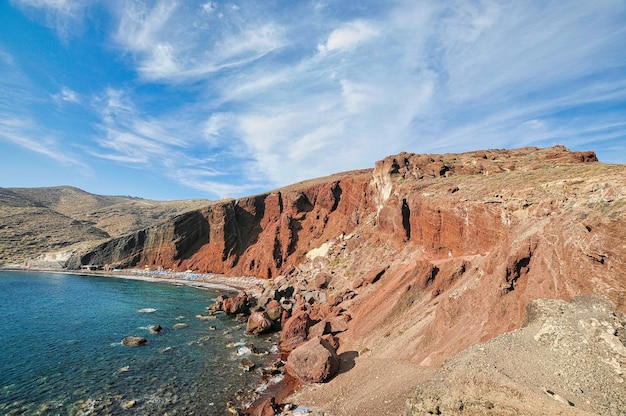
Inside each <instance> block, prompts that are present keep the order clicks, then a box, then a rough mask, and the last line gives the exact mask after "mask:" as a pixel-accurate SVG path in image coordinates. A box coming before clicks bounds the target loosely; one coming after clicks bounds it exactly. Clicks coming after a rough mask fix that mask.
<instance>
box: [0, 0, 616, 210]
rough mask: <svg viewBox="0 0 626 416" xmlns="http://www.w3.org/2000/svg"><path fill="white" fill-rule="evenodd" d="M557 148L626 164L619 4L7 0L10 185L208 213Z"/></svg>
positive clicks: (2, 157)
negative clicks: (226, 204) (313, 183)
mask: <svg viewBox="0 0 626 416" xmlns="http://www.w3.org/2000/svg"><path fill="white" fill-rule="evenodd" d="M555 144H563V145H565V146H567V147H568V148H569V149H571V150H594V151H595V152H596V153H597V155H598V157H599V159H600V160H601V161H603V162H607V163H626V1H624V0H594V1H589V0H556V1H550V0H526V1H517V0H484V1H481V0H407V1H405V0H389V1H380V0H363V1H356V0H355V1H345V0H315V1H306V0H289V1H287V0H263V1H257V0H254V1H252V0H233V1H217V0H216V1H204V0H203V1H193V0H184V1H183V0H180V1H175V0H166V1H160V0H154V1H151V0H143V1H136V0H0V187H40V186H58V185H70V186H76V187H79V188H81V189H84V190H86V191H88V192H91V193H96V194H103V195H131V196H137V197H142V198H148V199H157V200H168V199H187V198H206V199H212V200H214V199H220V198H225V197H234V198H237V197H241V196H246V195H252V194H256V193H260V192H266V191H270V190H272V189H275V188H278V187H280V186H283V185H288V184H291V183H295V182H299V181H302V180H305V179H310V178H315V177H319V176H325V175H329V174H332V173H336V172H341V171H346V170H353V169H363V168H371V167H373V166H374V163H375V162H376V161H377V160H380V159H382V158H384V157H385V156H387V155H391V154H396V153H399V152H401V151H407V152H414V153H448V152H465V151H471V150H478V149H494V148H516V147H523V146H537V147H545V146H552V145H555Z"/></svg>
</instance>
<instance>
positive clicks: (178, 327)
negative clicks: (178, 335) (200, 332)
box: [173, 322, 189, 329]
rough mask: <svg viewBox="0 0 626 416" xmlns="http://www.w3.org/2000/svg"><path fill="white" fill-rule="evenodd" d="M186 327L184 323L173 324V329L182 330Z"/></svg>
mask: <svg viewBox="0 0 626 416" xmlns="http://www.w3.org/2000/svg"><path fill="white" fill-rule="evenodd" d="M188 326H189V325H188V324H186V323H184V322H180V323H177V324H174V327H173V328H174V329H182V328H187V327H188Z"/></svg>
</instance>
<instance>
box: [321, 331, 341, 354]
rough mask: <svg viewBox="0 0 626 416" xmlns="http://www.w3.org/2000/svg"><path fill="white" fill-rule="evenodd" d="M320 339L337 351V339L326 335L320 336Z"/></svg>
mask: <svg viewBox="0 0 626 416" xmlns="http://www.w3.org/2000/svg"><path fill="white" fill-rule="evenodd" d="M322 339H323V340H325V341H326V342H328V344H329V345H330V346H331V347H333V348H334V349H335V351H337V350H338V349H339V338H337V337H336V336H334V335H332V334H326V335H324V336H322Z"/></svg>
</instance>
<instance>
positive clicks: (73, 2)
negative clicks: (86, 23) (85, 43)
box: [11, 0, 89, 39]
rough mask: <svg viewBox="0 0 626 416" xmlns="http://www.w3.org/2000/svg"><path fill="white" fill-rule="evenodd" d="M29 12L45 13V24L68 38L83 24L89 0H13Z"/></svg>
mask: <svg viewBox="0 0 626 416" xmlns="http://www.w3.org/2000/svg"><path fill="white" fill-rule="evenodd" d="M11 3H13V4H15V5H17V6H18V7H20V8H21V9H22V10H24V11H26V12H28V13H35V14H38V12H42V13H43V18H44V20H45V24H46V25H47V26H48V27H50V28H52V29H54V30H55V31H56V32H57V34H58V35H59V36H60V37H61V38H62V39H66V38H68V37H69V36H70V35H72V34H73V33H75V32H76V31H77V30H79V29H80V28H81V26H82V19H83V15H84V11H85V9H86V8H87V6H88V5H89V2H88V1H87V0H11Z"/></svg>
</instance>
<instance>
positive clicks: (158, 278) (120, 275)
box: [0, 267, 266, 293]
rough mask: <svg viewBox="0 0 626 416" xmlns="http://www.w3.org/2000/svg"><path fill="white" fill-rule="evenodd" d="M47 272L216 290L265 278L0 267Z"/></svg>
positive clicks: (253, 286)
mask: <svg viewBox="0 0 626 416" xmlns="http://www.w3.org/2000/svg"><path fill="white" fill-rule="evenodd" d="M2 271H8V272H36V273H37V272H45V273H56V274H68V275H74V276H86V277H90V276H96V277H109V278H114V279H128V280H139V281H144V282H150V283H169V284H172V285H177V286H188V287H193V288H196V289H204V290H215V291H218V292H227V293H238V292H240V291H242V290H244V291H250V292H256V291H258V290H260V288H262V286H263V284H264V283H265V282H266V281H265V280H263V279H258V278H255V277H247V276H241V277H228V276H225V275H216V274H206V273H187V272H166V271H158V270H143V269H120V270H119V271H98V270H66V269H47V268H24V267H0V272H2Z"/></svg>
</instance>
